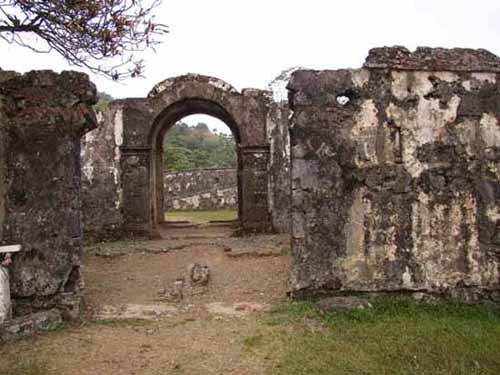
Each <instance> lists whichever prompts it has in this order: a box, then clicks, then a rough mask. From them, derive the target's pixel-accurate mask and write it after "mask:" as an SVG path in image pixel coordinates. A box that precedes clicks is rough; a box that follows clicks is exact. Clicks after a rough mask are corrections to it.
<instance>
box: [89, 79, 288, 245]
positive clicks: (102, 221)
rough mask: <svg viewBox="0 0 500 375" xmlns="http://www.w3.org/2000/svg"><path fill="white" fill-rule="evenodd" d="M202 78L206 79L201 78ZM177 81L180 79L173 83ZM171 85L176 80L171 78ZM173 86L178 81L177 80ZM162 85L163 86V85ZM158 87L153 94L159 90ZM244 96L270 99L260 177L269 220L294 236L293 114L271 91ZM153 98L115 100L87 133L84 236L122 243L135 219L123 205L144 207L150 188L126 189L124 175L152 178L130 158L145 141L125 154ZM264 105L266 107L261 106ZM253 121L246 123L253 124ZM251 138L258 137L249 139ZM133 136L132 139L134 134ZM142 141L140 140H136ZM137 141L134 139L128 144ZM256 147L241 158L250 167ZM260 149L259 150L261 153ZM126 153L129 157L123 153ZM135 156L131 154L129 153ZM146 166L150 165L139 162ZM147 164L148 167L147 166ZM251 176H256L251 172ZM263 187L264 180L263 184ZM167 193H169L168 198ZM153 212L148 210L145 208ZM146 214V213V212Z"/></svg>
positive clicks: (144, 124) (148, 118)
mask: <svg viewBox="0 0 500 375" xmlns="http://www.w3.org/2000/svg"><path fill="white" fill-rule="evenodd" d="M196 77H197V76H195V75H188V76H185V77H178V78H176V79H193V78H194V79H196ZM202 78H203V77H202ZM174 80H175V79H174ZM167 81H168V82H169V84H171V82H170V81H171V80H167ZM172 82H173V81H172ZM160 86H161V85H160ZM155 90H156V88H155V89H154V90H153V92H156V91H155ZM243 92H244V95H243V96H242V97H243V98H247V99H245V100H251V99H252V96H255V97H264V96H265V97H267V100H266V101H265V102H264V101H262V103H267V104H265V111H266V113H267V117H266V118H267V120H266V134H265V136H266V141H267V142H268V143H269V147H270V151H271V153H270V157H269V159H270V160H269V161H268V162H267V166H263V167H262V166H259V167H258V168H261V169H264V171H265V172H264V173H265V175H264V173H260V177H259V179H262V178H263V177H265V178H266V180H267V192H265V194H266V199H267V200H268V207H269V208H268V209H269V217H270V218H271V223H272V225H273V228H274V230H276V231H278V232H289V230H290V215H289V207H290V183H289V173H290V168H289V165H290V159H289V140H288V114H289V109H288V107H287V105H286V103H284V104H283V103H282V104H278V103H274V102H273V101H272V100H271V98H270V97H271V95H270V93H266V92H262V91H260V90H243ZM150 102H151V99H149V98H144V99H120V100H116V101H114V102H112V103H111V104H110V106H109V108H108V109H107V110H105V111H104V113H102V114H99V116H98V118H99V128H98V129H96V130H94V131H92V132H90V133H88V134H86V135H85V138H84V139H83V140H82V156H81V160H82V202H83V208H84V209H83V222H84V231H85V238H86V239H88V240H94V241H95V240H105V239H119V238H124V237H126V236H127V233H129V232H128V231H126V230H124V229H123V228H124V223H125V222H127V221H130V219H129V218H127V212H126V210H125V207H124V204H123V202H124V199H125V198H126V199H127V200H128V201H134V200H137V204H136V205H137V207H138V208H137V209H139V207H145V204H144V203H143V201H142V200H141V197H142V195H143V194H142V193H141V194H139V190H144V189H146V187H145V186H142V185H141V186H138V187H137V188H136V187H134V186H133V185H128V188H127V187H126V186H125V184H124V182H123V181H122V176H124V173H125V175H126V176H129V177H130V179H131V180H134V181H137V183H139V184H140V183H142V182H141V181H146V180H147V179H148V178H149V177H146V176H144V175H143V176H142V177H141V176H139V175H137V174H138V173H142V174H144V173H146V174H147V173H149V172H148V171H142V172H141V169H140V168H143V167H141V166H139V168H138V167H137V165H129V162H128V161H129V160H132V159H133V158H136V159H137V157H136V156H134V154H133V152H134V150H135V149H133V147H135V148H136V149H137V150H138V151H137V152H139V151H141V150H142V149H141V147H144V146H143V145H142V144H141V143H140V142H139V143H138V144H137V145H135V144H134V145H132V148H131V147H130V146H128V148H127V149H126V150H124V138H126V137H127V136H126V135H125V134H124V129H125V128H129V129H130V132H131V133H133V132H135V133H137V134H138V135H141V137H142V133H143V132H144V130H143V128H145V129H147V128H148V126H149V125H148V124H149V123H151V122H152V121H153V118H152V117H153V116H152V109H151V103H150ZM261 105H262V104H261ZM252 120H253V119H252V118H250V117H249V118H248V119H245V121H252ZM249 136H250V137H251V136H253V134H250V135H249ZM129 137H130V135H129ZM137 139H138V140H139V141H140V139H141V138H137ZM130 141H132V138H130V139H129V142H130ZM252 151H254V150H252V149H251V148H249V149H248V151H244V152H243V154H242V155H241V157H243V158H246V159H247V160H246V163H247V164H248V165H251V164H252V163H257V164H258V163H259V162H260V161H259V160H257V159H256V160H255V161H252V160H250V159H251V158H252V157H253V156H252V155H253V153H252ZM256 151H259V150H256ZM124 152H126V153H127V155H123V153H124ZM129 153H130V156H128V154H129ZM139 162H140V163H141V165H142V164H144V163H146V162H147V161H142V159H140V160H139ZM146 164H147V163H146ZM249 173H253V172H251V171H249ZM259 183H260V180H259ZM164 195H166V194H164ZM145 209H146V210H148V212H149V207H145ZM145 214H147V213H145Z"/></svg>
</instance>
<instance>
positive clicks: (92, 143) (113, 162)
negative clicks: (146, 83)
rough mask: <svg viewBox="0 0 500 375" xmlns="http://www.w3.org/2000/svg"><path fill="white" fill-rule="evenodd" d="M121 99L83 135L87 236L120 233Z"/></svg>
mask: <svg viewBox="0 0 500 375" xmlns="http://www.w3.org/2000/svg"><path fill="white" fill-rule="evenodd" d="M122 116H123V111H122V107H121V105H120V101H115V102H113V103H111V104H110V106H109V108H108V109H107V110H106V111H104V112H103V113H98V114H97V119H98V122H99V127H98V128H97V129H95V130H93V131H91V132H89V133H87V134H86V135H85V136H84V137H83V138H82V148H81V150H82V151H81V164H82V206H83V208H84V209H83V225H84V235H85V239H86V240H93V239H101V240H102V239H113V238H118V237H120V236H121V235H122V234H123V233H122V225H123V215H122V201H123V198H122V195H123V193H122V186H121V168H120V157H121V151H120V146H121V144H122V143H123V118H122Z"/></svg>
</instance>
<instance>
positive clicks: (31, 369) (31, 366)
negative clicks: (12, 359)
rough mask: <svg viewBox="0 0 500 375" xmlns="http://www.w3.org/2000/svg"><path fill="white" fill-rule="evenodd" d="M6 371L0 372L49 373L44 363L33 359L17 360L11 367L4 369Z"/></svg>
mask: <svg viewBox="0 0 500 375" xmlns="http://www.w3.org/2000/svg"><path fill="white" fill-rule="evenodd" d="M6 371H7V372H1V374H2V375H49V374H50V373H49V371H48V370H47V368H46V366H45V365H44V364H41V363H38V362H37V361H35V360H31V359H28V360H25V359H23V360H20V361H17V362H16V363H15V364H14V366H13V367H11V368H10V369H8V370H6Z"/></svg>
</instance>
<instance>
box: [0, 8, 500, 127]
mask: <svg viewBox="0 0 500 375" xmlns="http://www.w3.org/2000/svg"><path fill="white" fill-rule="evenodd" d="M157 21H158V22H161V23H165V24H167V25H169V28H170V34H168V35H167V36H166V37H165V42H164V43H163V44H162V45H160V46H158V47H157V52H156V53H153V52H148V53H144V54H143V56H141V57H143V58H144V59H145V60H146V71H145V75H146V78H138V79H131V80H128V81H125V82H121V83H115V82H112V81H109V80H107V79H106V78H102V77H96V76H91V79H92V80H93V81H94V82H95V83H96V84H97V87H98V89H99V90H100V91H105V92H107V93H110V94H111V95H113V96H114V97H116V98H122V97H143V96H145V95H146V94H147V93H148V92H149V90H150V89H151V88H152V87H153V86H154V85H155V84H156V83H158V82H160V81H162V80H163V79H165V78H168V77H173V76H177V75H181V74H185V73H188V72H190V73H200V74H205V75H209V76H215V77H218V78H221V79H223V80H224V81H226V82H228V83H230V84H231V85H233V86H235V87H236V88H237V89H242V88H244V87H256V88H265V87H266V85H267V84H268V83H269V82H270V81H271V80H272V79H273V78H274V77H276V76H277V75H278V74H279V73H280V72H281V71H282V70H284V69H286V68H289V67H292V66H304V67H307V68H316V69H336V68H349V67H360V66H361V65H362V64H363V62H364V59H365V57H366V56H367V54H368V50H369V49H370V48H372V47H376V46H392V45H404V46H406V47H408V48H410V49H414V48H415V47H417V46H430V47H438V46H440V47H468V48H485V49H488V50H490V51H491V52H493V53H495V54H497V55H500V1H499V0H344V1H338V0H308V1H303V0H253V1H249V2H244V1H241V0H239V1H235V0H213V1H204V0H164V4H163V5H162V7H161V8H160V9H158V11H157ZM0 48H1V49H0V50H1V51H2V53H1V57H0V67H1V68H2V69H4V70H16V71H19V72H25V71H29V70H32V69H53V70H56V71H60V70H67V69H74V68H71V67H68V65H67V64H66V63H65V62H64V60H63V59H62V58H60V57H59V56H58V55H56V54H43V55H40V54H35V53H32V52H30V51H28V50H26V49H22V48H20V47H17V46H10V45H8V44H6V43H4V42H3V41H0ZM193 118H194V120H192V122H194V123H196V122H197V121H198V120H197V118H196V117H193ZM201 119H205V118H201ZM209 126H210V128H212V127H217V128H220V125H218V123H217V122H213V123H210V124H209ZM220 130H223V131H226V132H227V128H224V127H222V128H220Z"/></svg>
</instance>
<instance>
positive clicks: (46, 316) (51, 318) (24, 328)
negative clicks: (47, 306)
mask: <svg viewBox="0 0 500 375" xmlns="http://www.w3.org/2000/svg"><path fill="white" fill-rule="evenodd" d="M61 323H62V317H61V313H60V312H59V310H57V309H52V310H49V311H40V312H37V313H34V314H30V315H25V316H20V317H18V318H14V319H11V320H8V321H6V322H4V323H3V324H2V325H0V342H7V341H13V340H17V339H21V338H24V337H29V336H33V335H34V334H36V333H38V332H46V331H50V330H51V329H54V328H55V327H57V326H58V325H59V324H61Z"/></svg>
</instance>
